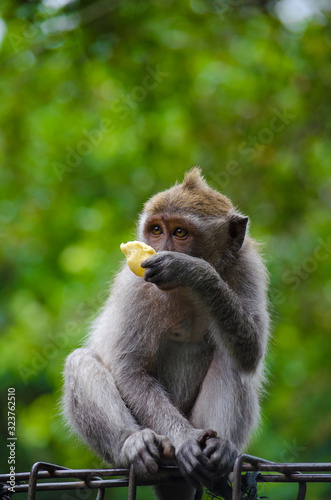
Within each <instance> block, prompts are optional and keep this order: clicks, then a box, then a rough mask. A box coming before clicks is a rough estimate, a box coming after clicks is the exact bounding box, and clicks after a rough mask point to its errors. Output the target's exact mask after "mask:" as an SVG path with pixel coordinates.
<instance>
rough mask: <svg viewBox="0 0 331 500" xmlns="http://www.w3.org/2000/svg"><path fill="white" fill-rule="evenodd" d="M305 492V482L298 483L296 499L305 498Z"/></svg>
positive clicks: (301, 499) (303, 499)
mask: <svg viewBox="0 0 331 500" xmlns="http://www.w3.org/2000/svg"><path fill="white" fill-rule="evenodd" d="M306 493H307V483H299V490H298V496H297V500H305V498H306Z"/></svg>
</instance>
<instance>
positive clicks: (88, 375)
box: [63, 349, 173, 475]
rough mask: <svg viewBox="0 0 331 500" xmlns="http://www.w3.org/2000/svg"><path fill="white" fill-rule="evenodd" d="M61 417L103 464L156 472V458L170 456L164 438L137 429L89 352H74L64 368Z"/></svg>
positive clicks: (104, 371) (109, 378)
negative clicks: (62, 412)
mask: <svg viewBox="0 0 331 500" xmlns="http://www.w3.org/2000/svg"><path fill="white" fill-rule="evenodd" d="M63 403H64V413H65V415H66V417H67V420H68V421H69V423H70V424H71V425H72V427H73V428H74V430H75V431H76V432H77V434H79V435H80V436H81V437H82V439H83V440H84V441H85V442H86V443H87V444H88V445H89V446H91V448H93V449H94V451H95V452H96V453H97V454H98V455H99V456H100V457H101V458H102V459H103V460H105V461H107V462H110V463H112V464H114V465H116V466H123V467H127V466H129V465H130V463H134V465H135V467H136V470H137V473H138V474H141V475H147V474H148V473H151V472H156V471H157V469H158V466H157V461H158V459H159V458H160V455H164V456H171V454H172V453H173V450H172V445H171V443H170V442H169V440H168V439H167V438H165V437H164V436H159V435H157V434H155V433H154V432H153V431H151V430H150V429H141V427H140V426H139V425H138V423H137V422H136V421H135V419H134V418H133V416H132V414H131V413H130V411H129V410H128V408H127V406H126V405H125V403H124V401H123V400H122V398H121V396H120V394H119V392H118V389H117V387H116V385H115V382H114V379H113V376H112V374H111V372H110V371H109V370H108V369H107V368H106V367H105V366H104V365H103V363H102V362H101V361H100V360H99V359H98V357H97V356H95V355H94V354H93V352H92V351H90V350H89V349H77V350H76V351H74V352H73V353H72V354H70V356H69V357H68V359H67V362H66V367H65V393H64V397H63Z"/></svg>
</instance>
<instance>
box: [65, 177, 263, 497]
mask: <svg viewBox="0 0 331 500" xmlns="http://www.w3.org/2000/svg"><path fill="white" fill-rule="evenodd" d="M247 220H248V219H247V218H246V217H242V216H241V215H240V214H238V212H236V211H235V209H234V207H233V206H232V204H231V202H230V200H228V199H227V198H226V197H224V196H223V195H221V194H220V193H218V192H216V191H215V190H213V189H212V188H210V187H209V186H208V185H207V184H206V182H205V181H204V180H203V178H202V177H201V174H200V170H199V169H197V168H195V169H193V170H191V171H190V172H189V173H188V174H187V175H186V177H185V179H184V182H183V183H182V184H180V185H178V184H177V185H175V186H174V187H173V188H171V189H170V190H168V191H165V192H163V193H160V194H159V195H156V196H155V197H153V198H152V199H151V200H150V201H149V202H148V203H147V204H146V205H145V210H144V211H143V213H142V215H141V219H140V226H139V231H138V237H139V239H140V240H141V241H144V242H146V243H148V244H149V245H152V246H154V248H155V249H156V250H157V252H158V253H157V254H156V255H155V256H153V257H151V258H150V259H148V260H147V261H145V262H144V264H143V267H145V268H146V272H145V280H144V279H143V278H139V277H137V276H135V275H134V274H133V273H132V272H131V271H130V269H129V268H128V267H127V265H126V264H124V265H123V267H122V270H121V271H120V273H119V274H118V276H117V277H116V279H115V281H114V284H113V286H112V290H111V293H110V297H109V299H108V301H107V302H106V304H105V306H104V308H103V310H102V311H101V313H100V315H99V317H98V318H97V320H96V321H95V324H94V327H93V329H92V331H91V334H90V337H89V340H88V342H87V344H86V346H85V347H84V348H82V349H77V350H76V351H74V352H73V353H72V354H71V355H70V356H69V357H68V359H67V362H66V368H65V393H64V398H63V401H64V410H65V414H66V417H67V420H68V421H69V423H70V424H71V426H72V428H73V429H74V430H75V431H76V433H77V434H79V435H80V436H81V437H82V439H83V440H84V441H85V442H86V443H87V444H88V445H89V446H91V448H93V449H94V450H95V452H96V453H97V454H98V455H99V456H100V457H101V458H102V459H103V460H105V461H106V462H109V463H111V464H114V465H116V466H124V467H127V466H129V464H130V463H134V464H135V466H136V470H137V471H138V474H141V475H150V474H152V473H153V472H155V471H156V470H157V468H158V464H159V463H160V461H162V459H163V460H165V462H166V461H167V460H169V459H171V457H172V455H173V453H174V455H175V458H176V462H177V463H178V465H179V467H180V470H181V472H182V474H183V476H184V478H185V479H186V480H187V481H188V482H186V481H184V480H183V482H182V483H181V484H180V485H178V483H177V485H171V484H169V485H168V486H166V487H159V488H157V495H158V497H159V498H160V499H162V500H167V499H172V500H174V499H180V500H190V499H192V498H193V496H194V488H193V487H198V486H199V485H203V486H207V487H208V488H209V489H211V490H212V491H215V492H217V491H220V488H221V486H220V484H221V483H219V484H218V478H219V477H220V476H221V475H222V474H223V475H224V474H227V473H228V472H229V471H230V470H231V467H232V465H233V462H234V459H235V457H236V455H237V454H238V453H239V452H240V451H241V450H242V449H243V448H244V446H245V444H246V443H247V441H248V439H249V437H250V435H251V432H252V430H253V429H254V428H255V427H256V425H257V422H258V418H259V394H260V392H261V385H262V380H263V357H264V354H265V350H266V343H267V337H268V327H269V320H268V313H267V300H266V286H267V273H266V270H265V267H264V265H263V262H262V259H261V257H260V255H259V253H258V249H257V245H256V244H255V242H253V241H252V240H251V239H250V237H249V236H247V235H246V234H245V233H246V225H247ZM153 224H154V225H153ZM176 224H177V225H178V227H179V231H178V230H176V231H177V232H176V231H175V232H172V233H171V231H170V232H169V233H168V232H167V228H168V227H170V226H171V225H172V226H171V227H175V225H176ZM183 227H184V228H185V229H184V231H186V232H187V234H188V235H189V236H187V237H186V238H184V240H185V241H183V238H182V236H181V235H183V234H184V235H185V232H183V229H182V228H183ZM155 228H157V229H155ZM160 228H161V229H160ZM161 230H162V238H160V237H159V236H160V235H161V233H159V234H154V233H158V232H159V231H161ZM178 235H179V236H178ZM210 429H211V430H210ZM213 431H216V432H217V437H216V433H215V432H213ZM188 483H190V484H188ZM192 486H193V487H192Z"/></svg>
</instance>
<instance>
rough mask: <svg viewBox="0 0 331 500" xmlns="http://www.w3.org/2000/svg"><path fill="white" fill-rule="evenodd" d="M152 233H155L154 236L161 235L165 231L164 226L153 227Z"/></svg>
mask: <svg viewBox="0 0 331 500" xmlns="http://www.w3.org/2000/svg"><path fill="white" fill-rule="evenodd" d="M151 233H152V234H154V236H159V235H160V234H162V233H163V231H162V227H161V226H153V227H152V229H151Z"/></svg>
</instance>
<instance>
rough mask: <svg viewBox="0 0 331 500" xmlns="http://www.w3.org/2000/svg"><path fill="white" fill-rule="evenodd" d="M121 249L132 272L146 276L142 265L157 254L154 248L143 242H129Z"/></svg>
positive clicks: (122, 245) (123, 244)
mask: <svg viewBox="0 0 331 500" xmlns="http://www.w3.org/2000/svg"><path fill="white" fill-rule="evenodd" d="M120 248H121V250H122V252H123V253H124V255H125V257H126V260H127V263H128V266H129V268H130V269H131V271H132V272H133V273H134V274H136V275H137V276H144V274H145V269H144V268H143V267H141V265H140V264H141V263H142V261H143V260H146V259H148V258H149V257H152V255H155V254H156V252H155V250H154V248H152V247H150V246H149V245H146V243H142V242H141V241H128V242H127V243H122V244H121V246H120Z"/></svg>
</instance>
